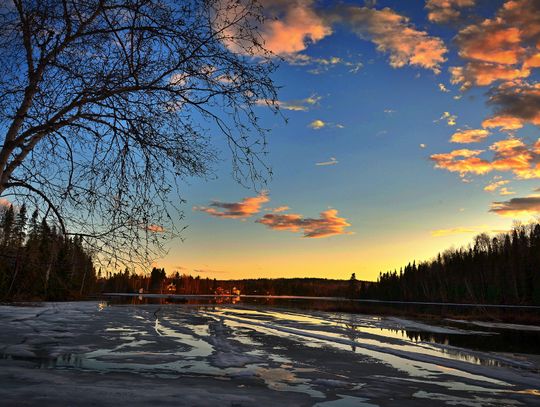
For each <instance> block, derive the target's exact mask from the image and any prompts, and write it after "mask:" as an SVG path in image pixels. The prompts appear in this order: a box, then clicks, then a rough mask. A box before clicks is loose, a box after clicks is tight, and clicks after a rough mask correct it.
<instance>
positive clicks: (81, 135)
mask: <svg viewBox="0 0 540 407" xmlns="http://www.w3.org/2000/svg"><path fill="white" fill-rule="evenodd" d="M9 1H12V3H11V2H9ZM9 1H8V2H7V3H6V2H2V5H0V55H1V58H0V123H1V125H0V126H1V127H0V131H1V132H3V133H4V143H3V145H2V147H1V150H0V196H3V197H11V198H10V199H18V198H21V197H24V199H25V200H26V201H28V200H31V201H32V202H34V204H35V205H36V206H38V207H39V208H42V210H43V211H44V213H45V214H47V215H50V216H51V218H54V219H55V221H56V223H57V225H58V227H59V228H60V229H61V230H62V232H63V233H64V234H76V235H79V236H82V237H83V238H84V240H85V242H86V244H88V245H91V246H92V247H94V248H95V249H96V250H99V251H100V252H101V253H104V254H105V255H108V256H111V257H113V258H115V259H117V260H118V259H120V260H122V259H123V260H128V261H133V260H136V259H148V258H149V256H151V255H155V254H156V253H158V252H159V249H160V247H162V246H161V245H160V242H162V241H163V239H164V237H165V234H164V233H162V232H164V231H167V232H172V231H174V225H173V223H174V222H173V220H176V219H173V217H181V216H182V213H181V211H180V209H179V208H178V203H179V202H181V197H180V188H179V187H178V185H179V183H178V180H180V179H183V178H185V177H188V176H203V175H206V174H209V171H211V164H212V163H213V162H214V161H215V160H216V157H217V156H218V154H217V153H216V151H215V149H214V148H212V145H211V140H212V137H213V136H214V135H215V136H218V135H221V136H223V137H224V139H225V140H226V141H227V143H228V146H229V147H230V151H231V152H232V154H231V157H232V168H233V174H234V176H235V177H236V179H237V180H239V181H240V182H254V183H255V184H257V183H259V182H260V181H264V180H265V179H266V177H267V176H268V175H270V170H269V168H268V167H267V166H266V165H265V163H264V157H263V155H264V154H265V153H266V151H265V147H266V142H265V137H264V129H262V128H261V127H260V126H259V124H258V120H257V115H256V114H255V112H254V106H255V105H256V104H257V103H259V102H260V100H265V101H267V103H268V105H269V106H270V107H271V108H276V104H275V103H274V102H275V87H274V84H273V82H272V80H271V79H270V74H271V72H272V71H273V69H274V68H275V67H274V65H273V63H272V60H271V58H270V57H271V56H270V55H269V54H268V53H267V52H266V51H265V50H264V47H263V46H262V42H261V41H260V38H259V37H258V32H259V31H258V27H259V26H260V23H261V21H262V10H261V9H260V7H259V5H258V4H257V3H256V1H255V0H242V1H241V2H240V1H236V2H235V1H225V0H166V1H163V0H9Z"/></svg>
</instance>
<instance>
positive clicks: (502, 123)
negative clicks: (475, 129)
mask: <svg viewBox="0 0 540 407" xmlns="http://www.w3.org/2000/svg"><path fill="white" fill-rule="evenodd" d="M482 127H485V128H488V129H489V128H495V127H498V128H500V129H501V130H518V129H521V128H522V127H523V120H521V119H518V118H516V117H512V116H504V115H497V116H493V117H491V118H489V119H486V120H484V121H483V122H482Z"/></svg>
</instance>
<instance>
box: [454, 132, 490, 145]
mask: <svg viewBox="0 0 540 407" xmlns="http://www.w3.org/2000/svg"><path fill="white" fill-rule="evenodd" d="M488 136H489V131H487V130H483V129H470V130H461V131H458V132H456V133H454V134H452V137H451V138H450V141H451V142H452V143H478V142H480V141H482V140H484V139H486V138H487V137H488Z"/></svg>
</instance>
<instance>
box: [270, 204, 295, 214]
mask: <svg viewBox="0 0 540 407" xmlns="http://www.w3.org/2000/svg"><path fill="white" fill-rule="evenodd" d="M289 209H290V208H289V207H288V206H287V205H283V206H278V207H277V208H266V209H265V211H266V212H273V213H279V212H285V211H288V210H289Z"/></svg>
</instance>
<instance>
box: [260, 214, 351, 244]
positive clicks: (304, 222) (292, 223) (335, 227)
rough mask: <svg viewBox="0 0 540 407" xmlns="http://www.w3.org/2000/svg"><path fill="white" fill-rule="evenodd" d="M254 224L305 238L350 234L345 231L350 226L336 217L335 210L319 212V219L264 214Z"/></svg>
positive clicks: (296, 215)
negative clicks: (301, 234)
mask: <svg viewBox="0 0 540 407" xmlns="http://www.w3.org/2000/svg"><path fill="white" fill-rule="evenodd" d="M255 222H257V223H261V224H263V225H266V226H267V227H268V228H270V229H273V230H286V231H290V232H300V233H303V235H304V237H306V238H323V237H329V236H334V235H345V234H350V232H348V231H346V230H345V229H346V228H347V227H349V226H351V225H350V224H349V223H348V222H347V219H345V218H342V217H340V216H338V211H337V210H336V209H328V210H326V211H323V212H321V213H320V217H319V218H303V217H302V215H299V214H266V215H264V216H263V217H262V218H260V219H257V220H256V221H255Z"/></svg>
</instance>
